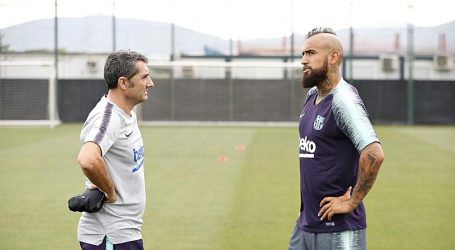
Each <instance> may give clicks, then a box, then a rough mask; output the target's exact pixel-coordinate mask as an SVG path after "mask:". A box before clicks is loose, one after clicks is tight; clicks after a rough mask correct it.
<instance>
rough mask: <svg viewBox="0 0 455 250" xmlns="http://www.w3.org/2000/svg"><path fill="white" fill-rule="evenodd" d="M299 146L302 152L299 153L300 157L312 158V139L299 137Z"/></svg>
mask: <svg viewBox="0 0 455 250" xmlns="http://www.w3.org/2000/svg"><path fill="white" fill-rule="evenodd" d="M299 148H300V150H302V153H300V154H299V157H300V158H314V152H315V151H316V143H314V141H311V140H308V139H307V137H306V136H305V137H304V138H300V144H299Z"/></svg>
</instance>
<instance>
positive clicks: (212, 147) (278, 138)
mask: <svg viewBox="0 0 455 250" xmlns="http://www.w3.org/2000/svg"><path fill="white" fill-rule="evenodd" d="M375 128H376V131H377V133H378V136H379V137H380V139H381V141H382V145H383V148H384V152H385V162H384V164H383V166H382V168H381V171H380V173H379V177H378V180H377V182H376V184H375V186H374V187H373V190H372V191H371V192H370V194H369V195H368V196H367V198H366V200H365V204H366V208H367V215H368V216H367V220H368V230H367V246H368V249H455V237H454V236H455V219H454V217H453V216H452V215H453V213H454V212H455V201H454V198H455V180H454V177H455V127H453V126H452V127H449V126H445V127H444V126H438V127H433V126H428V127H427V126H425V127H423V126H412V127H408V126H376V127H375ZM80 129H81V124H73V125H63V126H59V127H57V128H55V129H48V128H0V137H1V138H2V140H1V141H0V197H1V202H0V214H1V216H0V249H5V250H6V249H8V250H10V249H14V250H15V249H33V250H36V249H58V250H60V249H79V246H78V242H77V239H76V228H77V223H78V219H79V216H80V215H79V214H78V213H73V212H70V211H69V210H68V208H67V200H68V198H69V197H70V196H72V195H75V194H77V193H79V192H81V191H82V190H83V187H84V176H83V174H82V172H81V170H80V168H79V166H78V165H77V162H76V156H77V154H78V152H79V149H80V144H79V132H80ZM141 131H142V134H143V138H144V143H145V159H146V161H145V175H146V176H145V178H146V185H147V207H146V212H145V216H144V226H143V237H144V244H145V249H148V250H150V249H235V250H236V249H248V250H249V249H287V244H288V239H289V236H290V233H291V230H292V228H293V226H294V222H295V219H296V217H297V214H298V210H299V207H300V205H299V167H298V151H297V149H298V133H297V128H278V127H262V128H261V127H142V128H141ZM238 145H245V148H244V150H241V149H242V148H241V147H240V148H239V147H237V146H238ZM236 147H237V148H236ZM219 156H226V157H227V158H225V159H228V160H227V161H222V162H220V161H218V160H217V159H218V157H219Z"/></svg>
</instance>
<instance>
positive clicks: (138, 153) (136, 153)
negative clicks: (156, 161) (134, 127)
mask: <svg viewBox="0 0 455 250" xmlns="http://www.w3.org/2000/svg"><path fill="white" fill-rule="evenodd" d="M143 158H144V146H140V147H139V148H138V149H135V148H133V160H134V163H136V164H137V163H138V162H139V164H137V165H136V167H134V168H133V169H132V172H133V173H134V172H136V171H138V170H139V169H140V168H141V167H142V165H144V159H143Z"/></svg>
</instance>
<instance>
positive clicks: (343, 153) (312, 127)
mask: <svg viewBox="0 0 455 250" xmlns="http://www.w3.org/2000/svg"><path fill="white" fill-rule="evenodd" d="M316 97H317V89H316V87H313V88H312V89H310V90H309V91H308V94H307V97H306V101H305V106H304V107H303V110H302V113H301V115H300V123H299V133H300V145H299V158H300V197H301V203H300V205H301V208H300V216H299V218H298V221H297V223H298V225H299V226H300V227H301V228H302V230H304V231H307V232H313V233H328V232H339V231H345V230H358V229H364V228H366V218H365V208H364V206H363V203H361V204H360V205H359V206H358V207H357V208H356V209H355V210H354V211H353V212H352V213H350V214H336V215H334V216H333V217H332V220H331V221H328V220H327V219H325V220H324V221H321V220H320V218H319V217H318V212H319V210H320V207H319V204H320V202H321V200H322V199H323V198H324V197H327V196H342V195H343V194H344V193H345V192H346V191H347V190H348V188H349V186H352V187H354V186H355V183H356V180H357V169H358V164H359V155H360V154H359V152H360V151H361V150H362V149H364V148H365V147H366V146H367V145H369V144H371V143H372V142H375V141H379V140H378V138H377V137H376V133H375V132H374V130H373V127H372V125H371V123H370V120H369V119H368V114H367V112H366V109H365V106H364V105H363V102H362V100H361V99H360V96H359V94H358V92H357V90H356V89H355V88H354V87H353V86H352V85H350V84H348V83H346V82H345V81H344V80H343V79H341V80H340V82H339V83H338V85H337V86H336V87H335V88H334V89H333V90H332V91H331V92H330V93H329V94H328V95H327V96H326V97H325V98H324V99H323V100H322V101H321V102H320V103H318V104H317V105H315V100H316Z"/></svg>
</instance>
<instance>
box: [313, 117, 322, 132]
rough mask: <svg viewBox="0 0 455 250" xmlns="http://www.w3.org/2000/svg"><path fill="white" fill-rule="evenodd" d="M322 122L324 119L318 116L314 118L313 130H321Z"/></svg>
mask: <svg viewBox="0 0 455 250" xmlns="http://www.w3.org/2000/svg"><path fill="white" fill-rule="evenodd" d="M324 120H325V118H324V117H322V116H320V115H318V116H316V119H314V122H313V128H314V129H315V130H321V129H322V127H324Z"/></svg>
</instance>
